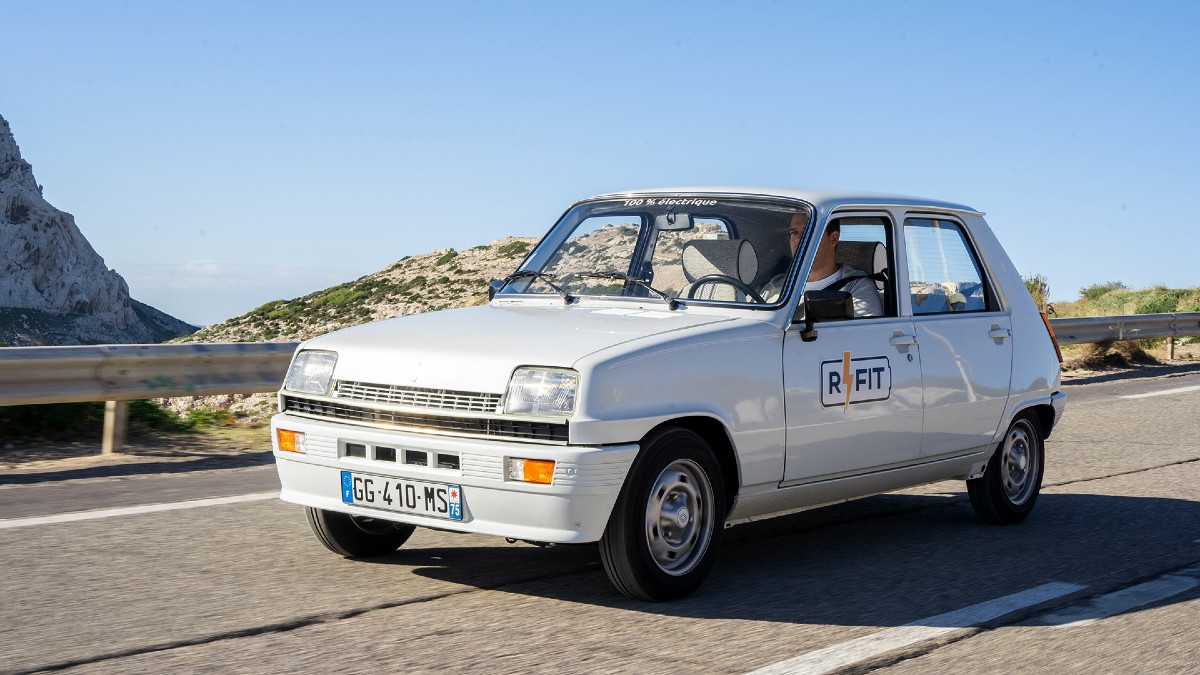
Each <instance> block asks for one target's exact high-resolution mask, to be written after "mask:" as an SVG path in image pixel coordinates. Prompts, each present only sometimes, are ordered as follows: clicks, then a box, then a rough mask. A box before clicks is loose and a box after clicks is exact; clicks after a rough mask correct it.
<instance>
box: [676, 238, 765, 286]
mask: <svg viewBox="0 0 1200 675" xmlns="http://www.w3.org/2000/svg"><path fill="white" fill-rule="evenodd" d="M710 274H723V275H725V276H727V277H733V278H734V279H737V280H739V281H741V282H744V283H747V284H748V283H751V282H753V281H754V277H755V276H756V275H757V274H758V255H757V254H756V253H755V252H754V246H753V245H751V243H750V242H749V241H747V240H745V239H693V240H691V241H689V242H688V243H686V244H684V246H683V275H684V276H685V277H687V280H688V282H693V281H695V280H697V279H699V278H701V277H706V276H708V275H710Z"/></svg>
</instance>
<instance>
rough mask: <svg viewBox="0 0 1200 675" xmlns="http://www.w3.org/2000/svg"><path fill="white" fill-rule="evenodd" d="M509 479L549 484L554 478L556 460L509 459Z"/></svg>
mask: <svg viewBox="0 0 1200 675" xmlns="http://www.w3.org/2000/svg"><path fill="white" fill-rule="evenodd" d="M508 479H509V480H519V481H522V482H525V483H540V484H542V485H549V484H550V483H551V482H553V480H554V461H553V460H544V459H517V458H515V457H510V458H509V460H508Z"/></svg>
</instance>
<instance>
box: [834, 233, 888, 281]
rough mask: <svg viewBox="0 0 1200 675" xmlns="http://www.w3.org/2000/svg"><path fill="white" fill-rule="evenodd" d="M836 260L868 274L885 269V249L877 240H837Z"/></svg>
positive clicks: (886, 264)
mask: <svg viewBox="0 0 1200 675" xmlns="http://www.w3.org/2000/svg"><path fill="white" fill-rule="evenodd" d="M837 261H838V262H840V263H842V264H844V265H848V266H850V267H853V268H854V269H856V270H862V271H863V272H866V273H867V275H868V276H870V275H872V274H878V273H879V272H880V271H882V270H885V269H887V266H888V263H887V249H885V248H884V247H883V244H881V243H879V242H877V241H839V242H838V247H837Z"/></svg>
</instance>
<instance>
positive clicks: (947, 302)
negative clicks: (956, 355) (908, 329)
mask: <svg viewBox="0 0 1200 675" xmlns="http://www.w3.org/2000/svg"><path fill="white" fill-rule="evenodd" d="M904 247H905V250H906V252H907V257H908V281H909V293H910V295H911V296H912V308H913V314H915V315H921V314H948V313H955V312H986V311H988V310H989V309H990V307H989V302H988V292H987V287H986V284H985V283H984V276H983V271H982V270H983V268H982V267H981V266H980V264H979V259H978V258H977V257H976V255H975V252H974V251H973V250H971V245H970V243H969V242H968V241H967V237H966V235H965V234H964V233H963V230H962V226H961V225H959V224H958V223H956V222H954V221H950V220H940V219H932V218H910V219H908V220H906V221H904Z"/></svg>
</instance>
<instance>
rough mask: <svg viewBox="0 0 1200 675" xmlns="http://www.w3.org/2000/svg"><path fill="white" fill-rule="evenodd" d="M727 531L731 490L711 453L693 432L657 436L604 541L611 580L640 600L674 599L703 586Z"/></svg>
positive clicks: (625, 490)
mask: <svg viewBox="0 0 1200 675" xmlns="http://www.w3.org/2000/svg"><path fill="white" fill-rule="evenodd" d="M724 525H725V491H724V483H723V481H722V477H721V468H720V465H719V464H718V463H717V459H716V456H715V455H714V454H713V451H712V449H711V448H710V447H709V446H708V444H707V443H705V442H704V439H703V438H701V437H700V436H698V435H696V434H695V433H692V432H691V431H688V430H686V429H679V428H668V429H664V430H662V431H659V432H658V433H656V434H654V435H653V436H651V437H650V438H649V439H648V440H647V442H646V443H645V444H644V445H643V447H642V451H641V453H640V454H639V455H638V458H637V460H636V461H635V462H634V465H633V468H632V469H631V470H630V474H629V479H628V480H627V481H625V485H624V487H622V488H621V495H620V497H618V498H617V504H616V506H615V507H614V508H613V512H612V515H611V516H610V517H609V520H608V527H607V528H606V529H605V531H604V536H603V537H601V539H600V558H601V560H602V561H603V562H604V571H605V572H607V573H608V578H609V580H611V581H612V583H613V585H614V586H616V587H617V589H618V590H620V591H621V592H622V593H624V594H625V595H628V596H629V597H631V598H635V599H637V600H672V599H675V598H682V597H684V596H686V595H689V594H690V593H692V592H693V591H695V590H696V589H697V588H699V587H700V584H701V583H703V582H704V579H705V577H707V576H708V572H709V569H711V568H712V564H713V560H714V559H715V558H716V555H717V549H718V548H719V546H720V542H721V534H722V532H723V530H724Z"/></svg>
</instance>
